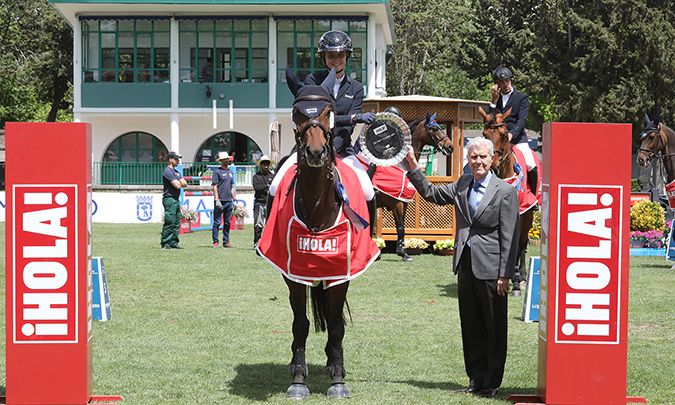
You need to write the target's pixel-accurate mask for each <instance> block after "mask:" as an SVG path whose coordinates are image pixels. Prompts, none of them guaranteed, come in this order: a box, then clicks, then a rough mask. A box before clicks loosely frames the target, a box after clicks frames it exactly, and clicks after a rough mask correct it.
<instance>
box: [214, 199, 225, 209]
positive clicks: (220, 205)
mask: <svg viewBox="0 0 675 405" xmlns="http://www.w3.org/2000/svg"><path fill="white" fill-rule="evenodd" d="M213 203H214V204H215V205H216V207H218V208H223V203H221V202H220V200H219V199H215V200H214V201H213Z"/></svg>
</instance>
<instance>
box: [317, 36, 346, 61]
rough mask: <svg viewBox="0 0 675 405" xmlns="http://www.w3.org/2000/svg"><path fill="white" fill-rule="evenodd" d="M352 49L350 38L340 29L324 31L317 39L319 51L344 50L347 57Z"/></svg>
mask: <svg viewBox="0 0 675 405" xmlns="http://www.w3.org/2000/svg"><path fill="white" fill-rule="evenodd" d="M352 50H353V49H352V39H351V38H349V35H347V34H345V33H344V32H342V31H338V30H332V31H328V32H325V33H324V34H323V35H321V38H320V39H319V53H326V52H343V51H344V52H347V57H349V55H351V53H352Z"/></svg>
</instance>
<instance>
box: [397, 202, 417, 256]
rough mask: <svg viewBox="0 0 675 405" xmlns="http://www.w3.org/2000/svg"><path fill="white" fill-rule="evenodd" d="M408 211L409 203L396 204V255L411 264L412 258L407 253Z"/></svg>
mask: <svg viewBox="0 0 675 405" xmlns="http://www.w3.org/2000/svg"><path fill="white" fill-rule="evenodd" d="M407 209H408V203H404V202H401V201H398V202H396V204H395V205H394V209H393V210H392V213H393V214H394V222H396V254H397V255H399V256H401V260H403V261H406V262H409V261H411V260H412V257H410V256H409V255H408V253H407V252H406V251H405V244H404V242H405V213H406V211H407Z"/></svg>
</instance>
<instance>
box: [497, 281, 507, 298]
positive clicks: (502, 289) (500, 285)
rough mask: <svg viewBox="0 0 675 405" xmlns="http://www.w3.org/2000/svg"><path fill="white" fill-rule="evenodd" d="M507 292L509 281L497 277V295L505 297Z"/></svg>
mask: <svg viewBox="0 0 675 405" xmlns="http://www.w3.org/2000/svg"><path fill="white" fill-rule="evenodd" d="M508 292H509V279H508V278H506V277H499V279H497V294H499V295H506V293H508Z"/></svg>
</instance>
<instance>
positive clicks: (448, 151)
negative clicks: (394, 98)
mask: <svg viewBox="0 0 675 405" xmlns="http://www.w3.org/2000/svg"><path fill="white" fill-rule="evenodd" d="M394 111H396V112H398V110H392V112H394ZM396 112H394V113H396ZM399 115H400V114H399ZM408 126H409V127H410V132H411V138H412V148H413V151H414V153H415V158H417V160H419V158H420V154H421V153H422V148H423V147H424V146H427V145H429V146H433V147H434V148H436V149H438V150H440V151H441V153H443V154H444V155H445V156H449V155H452V152H453V150H454V148H453V146H452V140H451V139H450V137H448V135H447V133H446V132H445V131H443V128H441V126H440V125H439V124H438V122H436V113H434V114H432V115H430V114H429V113H427V114H426V117H425V119H422V120H414V121H411V122H409V123H408ZM406 180H407V179H406ZM374 181H376V179H374ZM375 198H376V201H377V206H378V207H382V208H386V209H388V210H389V211H391V213H392V214H393V216H394V223H395V224H396V254H397V255H399V256H400V257H401V259H402V260H404V261H410V260H412V257H410V256H409V255H408V253H407V252H406V250H405V245H404V240H405V215H406V212H407V209H408V200H405V199H399V198H396V197H393V196H392V195H390V194H387V193H385V192H383V191H381V190H378V189H376V191H375ZM372 229H373V230H374V227H373V228H372Z"/></svg>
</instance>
